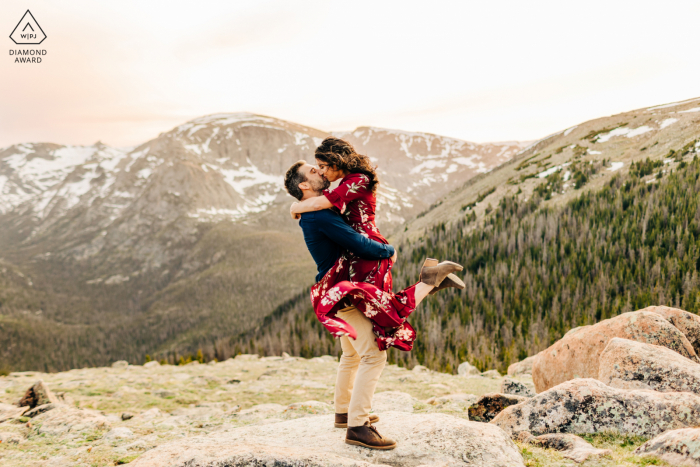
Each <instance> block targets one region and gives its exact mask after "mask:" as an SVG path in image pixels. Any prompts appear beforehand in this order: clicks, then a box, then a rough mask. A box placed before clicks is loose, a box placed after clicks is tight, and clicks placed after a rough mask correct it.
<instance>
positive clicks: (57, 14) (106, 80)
mask: <svg viewBox="0 0 700 467" xmlns="http://www.w3.org/2000/svg"><path fill="white" fill-rule="evenodd" d="M27 8H29V9H30V10H31V12H32V13H33V15H34V17H35V18H36V20H37V21H38V22H39V24H40V25H41V27H42V28H43V30H44V31H45V32H46V35H47V39H46V40H45V41H44V43H43V44H41V45H40V46H38V47H39V48H42V49H46V50H47V55H46V56H45V57H44V61H43V63H41V64H15V63H13V61H14V57H12V56H10V55H9V50H10V49H16V48H19V47H20V46H16V45H15V44H14V43H13V42H12V41H11V40H10V39H9V37H8V36H9V35H10V33H11V32H12V30H13V29H14V27H15V25H16V24H17V22H18V21H19V19H20V18H21V17H22V15H23V14H24V12H25V11H26V10H27ZM699 18H700V2H699V1H697V0H693V1H687V2H682V1H670V0H666V1H663V2H662V1H658V0H656V1H653V2H648V1H639V0H637V1H615V0H605V1H591V0H588V1H577V2H573V1H566V2H565V1H561V0H558V1H533V0H530V1H526V2H525V1H522V0H520V1H510V2H506V1H488V2H486V1H478V2H477V1H450V2H439V1H435V0H431V1H423V2H408V1H401V2H383V1H379V0H373V1H368V2H364V1H357V0H353V1H347V2H333V1H291V0H285V1H261V0H256V1H238V0H236V1H232V0H227V1H212V0H207V1H193V0H192V1H173V0H168V1H154V0H139V1H127V0H119V1H111V0H100V1H96V0H88V1H77V0H61V1H55V0H54V1H40V0H34V1H32V2H25V1H15V0H3V1H2V3H1V4H0V32H2V31H4V32H3V34H2V36H3V37H5V39H0V41H2V43H3V44H5V45H4V49H0V51H1V52H2V54H0V56H2V57H3V58H1V59H0V106H1V107H0V109H1V110H0V147H4V146H7V145H10V144H14V143H20V142H29V141H31V142H38V141H49V142H56V143H63V144H92V143H94V142H95V141H97V140H101V141H102V142H104V143H106V144H110V145H115V146H126V145H133V144H138V143H142V142H144V141H146V140H148V139H151V138H153V137H155V136H157V135H158V133H160V132H162V131H167V130H169V129H171V128H172V127H174V126H176V125H178V124H180V123H182V122H184V121H186V120H189V119H191V118H194V117H198V116H201V115H205V114H209V113H216V112H239V111H250V112H255V113H261V114H265V115H270V116H274V117H278V118H283V119H286V120H291V121H294V122H297V123H301V124H304V125H308V126H312V127H316V128H320V129H323V130H346V129H353V128H355V127H357V126H360V125H373V126H380V127H385V128H398V129H404V130H412V131H425V132H431V133H437V134H442V135H448V136H454V137H458V138H462V139H466V140H470V141H476V142H486V141H503V140H531V139H537V138H540V137H543V136H546V135H547V134H550V133H553V132H555V131H559V130H561V129H563V128H566V127H568V126H571V125H574V124H577V123H579V122H582V121H585V120H588V119H591V118H596V117H601V116H606V115H610V114H614V113H618V112H623V111H627V110H632V109H635V108H639V107H644V106H650V105H655V104H663V103H667V102H672V101H677V100H684V99H688V98H691V97H700V57H699V55H700V54H699V52H698V44H700V26H699V24H700V23H698V21H699ZM22 47H28V46H22Z"/></svg>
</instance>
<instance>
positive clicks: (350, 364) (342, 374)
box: [334, 312, 360, 414]
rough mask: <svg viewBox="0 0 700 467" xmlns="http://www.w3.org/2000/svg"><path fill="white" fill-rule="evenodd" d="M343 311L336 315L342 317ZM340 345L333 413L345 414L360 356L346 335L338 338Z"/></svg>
mask: <svg viewBox="0 0 700 467" xmlns="http://www.w3.org/2000/svg"><path fill="white" fill-rule="evenodd" d="M344 314H345V313H344V312H338V315H337V316H338V317H339V318H341V319H343V320H344V319H345V318H344V317H343V315H344ZM340 347H341V348H342V349H343V354H342V355H341V356H340V364H339V365H338V376H337V377H336V379H335V402H334V404H335V413H337V414H347V413H348V407H349V406H350V396H351V395H352V388H353V385H354V383H355V375H356V374H357V367H358V366H359V364H360V356H359V355H358V354H357V351H356V350H355V348H354V347H353V345H352V341H351V339H350V338H349V337H347V336H342V337H341V338H340Z"/></svg>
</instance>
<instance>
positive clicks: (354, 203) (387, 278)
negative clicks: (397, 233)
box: [311, 174, 416, 350]
mask: <svg viewBox="0 0 700 467" xmlns="http://www.w3.org/2000/svg"><path fill="white" fill-rule="evenodd" d="M368 186H369V179H368V178H367V176H366V175H363V174H349V175H347V176H346V177H345V178H343V179H342V180H341V182H340V185H339V186H338V187H337V188H335V189H333V190H326V191H324V193H323V194H324V195H325V196H326V198H328V200H329V201H330V202H331V204H333V206H335V207H336V208H338V209H339V210H340V212H341V214H342V215H343V216H344V217H345V219H346V220H347V221H348V223H349V224H350V225H351V226H352V228H354V229H355V230H356V231H358V232H359V233H360V234H362V235H364V236H365V237H368V238H370V239H372V240H376V241H377V242H381V243H385V244H386V243H389V242H387V241H386V239H385V238H384V237H383V236H382V234H381V233H379V230H378V229H377V226H376V224H375V223H374V217H375V216H374V214H375V209H376V204H377V199H376V197H375V196H374V194H373V193H372V192H371V191H370V190H369V188H368ZM392 266H393V263H392V261H391V260H390V259H383V260H365V259H362V258H358V257H357V256H354V255H353V254H352V253H349V252H348V253H346V254H345V255H343V256H341V257H340V258H339V259H338V261H336V263H335V264H334V265H333V267H332V268H331V269H330V270H329V271H328V273H326V275H325V276H323V279H321V281H320V282H319V283H318V284H316V285H314V286H313V287H312V288H311V303H312V304H313V307H314V311H315V312H316V316H317V317H318V319H319V321H321V324H323V326H325V328H326V329H328V330H329V331H330V332H331V334H333V335H334V336H336V337H340V336H344V335H347V336H350V337H352V338H353V339H355V338H357V334H356V332H355V330H354V329H353V328H352V326H350V325H349V324H348V323H346V322H345V321H343V320H342V319H340V318H337V317H336V315H335V313H336V312H337V311H338V310H340V309H342V308H345V307H346V306H349V305H355V307H357V309H358V310H360V311H361V312H362V313H364V315H365V316H367V317H368V318H369V319H370V320H372V322H373V323H374V334H375V335H376V336H377V344H378V345H379V350H386V349H387V348H389V347H396V348H397V349H400V350H411V349H412V348H413V341H414V340H415V339H416V332H415V330H414V329H413V327H412V326H411V325H410V324H409V323H408V322H407V321H406V318H407V317H408V315H410V314H411V313H412V312H413V310H414V309H415V307H416V305H415V294H414V289H415V285H413V286H411V287H409V288H407V289H404V290H402V291H401V292H398V293H396V294H394V293H392V291H391V286H392V278H391V267H392Z"/></svg>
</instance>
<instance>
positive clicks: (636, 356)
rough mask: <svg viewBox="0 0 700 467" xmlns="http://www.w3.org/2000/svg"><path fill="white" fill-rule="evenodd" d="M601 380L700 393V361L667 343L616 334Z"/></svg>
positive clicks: (602, 365) (604, 356)
mask: <svg viewBox="0 0 700 467" xmlns="http://www.w3.org/2000/svg"><path fill="white" fill-rule="evenodd" d="M598 380H600V381H602V382H603V383H605V384H607V385H608V386H612V387H615V388H620V389H651V390H654V391H661V392H693V393H695V394H700V365H699V364H697V363H695V362H693V361H691V360H689V359H687V358H685V357H682V356H681V355H679V354H677V353H676V352H674V351H673V350H669V349H667V348H666V347H660V346H658V345H651V344H643V343H641V342H635V341H630V340H627V339H620V338H619V337H615V338H613V339H610V342H609V343H608V345H607V347H605V350H604V351H603V353H602V355H601V356H600V368H599V370H598Z"/></svg>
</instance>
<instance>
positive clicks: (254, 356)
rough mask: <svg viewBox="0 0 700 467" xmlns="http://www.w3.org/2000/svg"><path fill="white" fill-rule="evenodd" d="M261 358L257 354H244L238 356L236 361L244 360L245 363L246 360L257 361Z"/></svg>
mask: <svg viewBox="0 0 700 467" xmlns="http://www.w3.org/2000/svg"><path fill="white" fill-rule="evenodd" d="M259 358H260V355H258V354H256V353H255V354H245V353H244V354H240V355H236V358H235V360H244V361H245V360H257V359H259Z"/></svg>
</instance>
